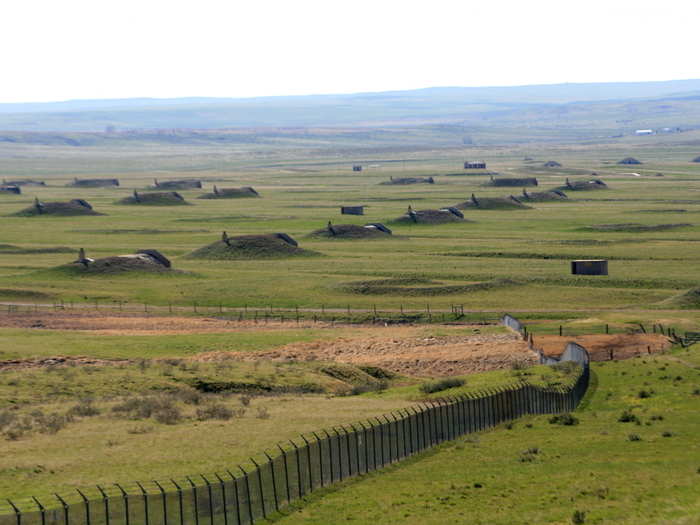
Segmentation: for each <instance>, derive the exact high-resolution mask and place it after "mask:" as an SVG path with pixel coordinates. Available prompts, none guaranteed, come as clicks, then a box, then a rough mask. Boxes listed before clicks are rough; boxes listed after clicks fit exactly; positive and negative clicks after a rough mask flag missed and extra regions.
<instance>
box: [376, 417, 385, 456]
mask: <svg viewBox="0 0 700 525" xmlns="http://www.w3.org/2000/svg"><path fill="white" fill-rule="evenodd" d="M375 419H376V420H377V423H379V448H380V456H379V457H380V458H381V462H382V468H384V464H385V463H384V428H383V427H384V424H383V423H382V422H381V420H380V419H379V418H378V417H377V418H375Z"/></svg>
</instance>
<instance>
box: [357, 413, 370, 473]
mask: <svg viewBox="0 0 700 525" xmlns="http://www.w3.org/2000/svg"><path fill="white" fill-rule="evenodd" d="M359 425H360V426H361V427H362V443H363V445H364V449H365V474H367V473H368V472H369V440H368V439H367V427H366V426H365V424H364V423H363V422H362V421H360V423H359ZM357 459H358V461H359V459H360V456H359V451H358V456H357Z"/></svg>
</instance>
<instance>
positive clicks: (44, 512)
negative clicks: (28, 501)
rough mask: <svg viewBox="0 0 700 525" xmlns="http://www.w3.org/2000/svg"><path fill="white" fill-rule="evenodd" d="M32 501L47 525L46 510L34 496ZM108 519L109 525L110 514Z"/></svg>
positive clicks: (43, 523)
mask: <svg viewBox="0 0 700 525" xmlns="http://www.w3.org/2000/svg"><path fill="white" fill-rule="evenodd" d="M32 499H33V500H34V503H36V506H37V507H38V508H39V514H41V525H46V509H45V508H44V506H43V505H42V504H41V503H40V502H39V500H38V499H36V498H35V497H34V496H32ZM8 501H9V500H8ZM106 518H107V519H106V520H105V524H106V525H109V513H108V514H107V516H106Z"/></svg>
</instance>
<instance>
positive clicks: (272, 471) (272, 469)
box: [224, 451, 280, 511]
mask: <svg viewBox="0 0 700 525" xmlns="http://www.w3.org/2000/svg"><path fill="white" fill-rule="evenodd" d="M263 454H265V457H267V464H268V465H270V474H271V475H272V497H273V498H274V499H275V511H279V510H280V504H279V500H278V499H277V476H276V475H275V465H274V463H273V462H272V458H271V457H270V455H269V454H268V453H267V451H263ZM225 501H226V500H225V498H224V505H225Z"/></svg>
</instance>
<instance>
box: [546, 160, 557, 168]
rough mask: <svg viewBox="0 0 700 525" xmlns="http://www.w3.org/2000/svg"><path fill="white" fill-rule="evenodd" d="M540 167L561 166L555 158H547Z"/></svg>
mask: <svg viewBox="0 0 700 525" xmlns="http://www.w3.org/2000/svg"><path fill="white" fill-rule="evenodd" d="M542 167H544V168H561V164H560V163H558V162H557V161H556V160H548V161H547V162H545V163H544V164H542Z"/></svg>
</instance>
